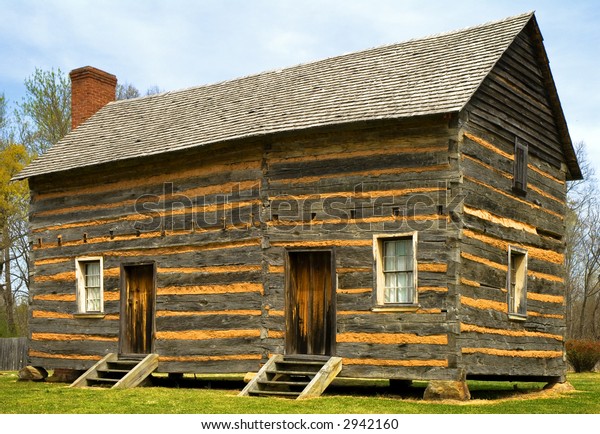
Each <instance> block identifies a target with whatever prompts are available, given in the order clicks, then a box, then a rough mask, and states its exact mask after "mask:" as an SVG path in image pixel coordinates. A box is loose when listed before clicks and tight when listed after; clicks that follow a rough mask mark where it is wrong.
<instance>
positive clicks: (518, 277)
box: [506, 246, 527, 319]
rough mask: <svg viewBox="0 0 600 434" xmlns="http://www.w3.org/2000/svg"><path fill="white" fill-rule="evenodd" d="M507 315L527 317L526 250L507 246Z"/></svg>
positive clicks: (514, 317)
mask: <svg viewBox="0 0 600 434" xmlns="http://www.w3.org/2000/svg"><path fill="white" fill-rule="evenodd" d="M506 288H507V292H508V315H509V317H510V318H511V319H525V318H526V317H527V251H526V250H523V249H520V248H518V247H513V246H509V247H508V273H507V275H506Z"/></svg>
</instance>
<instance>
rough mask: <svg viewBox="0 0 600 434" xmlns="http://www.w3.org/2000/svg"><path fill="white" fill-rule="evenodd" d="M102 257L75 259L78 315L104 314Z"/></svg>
mask: <svg viewBox="0 0 600 434" xmlns="http://www.w3.org/2000/svg"><path fill="white" fill-rule="evenodd" d="M103 265H104V264H103V260H102V257H84V258H77V259H75V278H76V280H77V311H78V313H102V312H104V266H103Z"/></svg>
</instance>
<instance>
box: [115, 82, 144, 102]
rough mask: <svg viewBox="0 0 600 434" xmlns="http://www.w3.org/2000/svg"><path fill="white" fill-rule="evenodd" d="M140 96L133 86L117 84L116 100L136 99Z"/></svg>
mask: <svg viewBox="0 0 600 434" xmlns="http://www.w3.org/2000/svg"><path fill="white" fill-rule="evenodd" d="M140 96H141V95H140V91H139V90H137V88H136V87H135V86H134V85H133V84H131V83H125V84H117V100H122V99H131V98H138V97H140Z"/></svg>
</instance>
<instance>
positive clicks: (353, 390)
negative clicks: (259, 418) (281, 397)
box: [152, 374, 545, 400]
mask: <svg viewBox="0 0 600 434" xmlns="http://www.w3.org/2000/svg"><path fill="white" fill-rule="evenodd" d="M467 384H468V386H469V391H470V392H471V399H472V400H501V399H510V398H526V397H527V395H531V394H535V392H540V391H541V390H542V389H543V387H544V385H545V383H526V382H508V381H497V382H495V381H474V380H469V381H468V382H467ZM245 385H246V383H245V382H244V379H243V377H241V376H235V375H232V376H230V377H223V376H206V375H198V376H195V375H193V374H186V375H185V376H172V377H168V376H166V375H155V376H153V377H152V386H155V387H166V388H182V389H183V388H185V389H214V390H228V391H235V390H240V391H241V390H242V389H243V388H244V387H245ZM426 387H427V382H426V381H413V382H412V384H410V385H409V386H407V385H405V386H401V387H400V386H391V385H390V383H389V381H388V380H367V379H352V378H338V379H335V380H334V381H333V383H331V385H329V387H328V388H327V391H326V392H325V394H324V395H326V396H357V397H359V396H360V397H388V398H396V399H408V400H422V399H423V393H424V392H425V388H426ZM532 397H533V396H532Z"/></svg>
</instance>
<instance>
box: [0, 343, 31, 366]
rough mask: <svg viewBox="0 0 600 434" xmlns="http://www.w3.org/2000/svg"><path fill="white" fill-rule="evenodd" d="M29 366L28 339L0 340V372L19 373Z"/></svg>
mask: <svg viewBox="0 0 600 434" xmlns="http://www.w3.org/2000/svg"><path fill="white" fill-rule="evenodd" d="M25 366H27V338H2V339H0V371H18V370H19V369H21V368H23V367H25Z"/></svg>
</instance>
